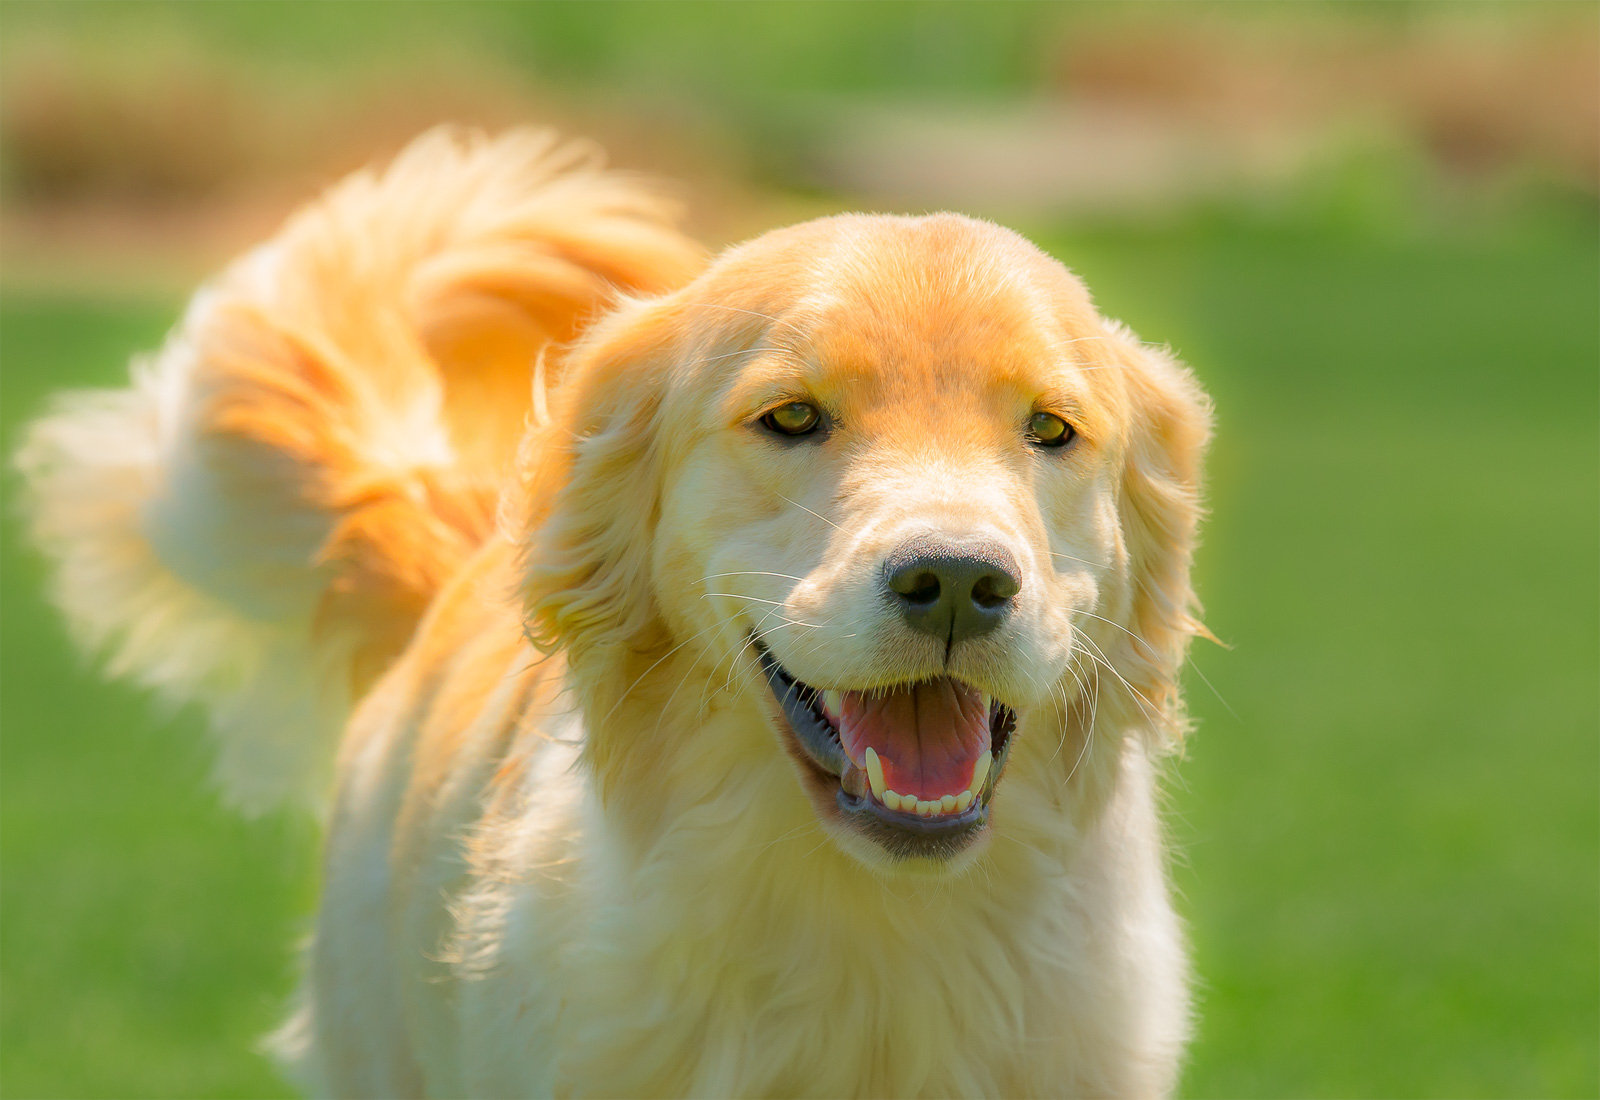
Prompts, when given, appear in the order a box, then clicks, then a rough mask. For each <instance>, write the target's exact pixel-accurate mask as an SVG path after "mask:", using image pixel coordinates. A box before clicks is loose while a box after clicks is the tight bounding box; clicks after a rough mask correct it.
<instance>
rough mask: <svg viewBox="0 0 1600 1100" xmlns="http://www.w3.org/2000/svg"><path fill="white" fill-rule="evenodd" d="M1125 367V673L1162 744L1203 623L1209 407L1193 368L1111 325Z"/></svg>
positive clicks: (1173, 724) (1174, 721)
mask: <svg viewBox="0 0 1600 1100" xmlns="http://www.w3.org/2000/svg"><path fill="white" fill-rule="evenodd" d="M1112 345H1113V347H1114V348H1115V349H1116V352H1115V354H1116V355H1117V356H1118V357H1119V358H1120V359H1121V360H1122V365H1123V366H1124V367H1125V370H1124V372H1123V377H1124V378H1125V380H1126V392H1127V395H1128V413H1129V417H1130V426H1129V433H1128V444H1127V450H1126V453H1125V457H1124V466H1123V472H1122V484H1121V502H1120V509H1119V510H1120V512H1121V515H1122V524H1123V535H1124V538H1125V540H1126V544H1127V553H1128V563H1129V570H1130V573H1131V581H1132V591H1131V594H1130V595H1131V607H1132V611H1131V615H1130V619H1131V621H1130V622H1129V623H1128V628H1129V629H1130V630H1131V631H1132V632H1133V634H1134V635H1135V636H1136V637H1134V638H1131V639H1125V641H1127V643H1128V644H1127V645H1126V647H1125V648H1124V659H1123V661H1121V662H1119V666H1120V671H1121V672H1122V674H1123V675H1124V676H1125V677H1126V678H1127V680H1128V681H1129V683H1130V684H1131V685H1132V687H1133V689H1134V690H1135V691H1136V692H1138V694H1139V695H1140V696H1142V699H1141V700H1139V701H1138V706H1139V709H1141V710H1145V711H1147V712H1148V713H1147V715H1146V716H1147V718H1149V719H1152V720H1153V721H1152V722H1151V725H1152V726H1153V727H1155V728H1154V729H1153V733H1154V735H1155V737H1156V738H1157V741H1158V743H1159V744H1161V745H1163V746H1165V747H1172V746H1175V745H1176V744H1177V743H1179V741H1180V740H1181V738H1182V735H1183V732H1184V729H1185V716H1184V712H1183V703H1182V697H1181V695H1180V693H1179V689H1178V672H1179V669H1180V668H1181V667H1182V665H1183V661H1184V657H1185V655H1186V653H1187V652H1188V647H1189V640H1190V639H1191V638H1192V637H1193V636H1194V635H1196V634H1199V635H1202V636H1209V635H1208V632H1207V631H1206V628H1205V627H1204V626H1203V625H1202V624H1201V622H1200V619H1199V617H1198V616H1199V603H1198V600H1197V599H1196V596H1195V592H1194V588H1193V586H1192V585H1191V583H1190V579H1189V571H1190V565H1191V563H1192V561H1193V557H1194V549H1195V540H1196V534H1197V529H1198V527H1199V523H1200V519H1201V516H1202V508H1201V503H1200V483H1201V462H1202V459H1203V458H1204V456H1205V449H1206V443H1207V441H1208V440H1209V439H1210V435H1211V403H1210V400H1209V399H1208V398H1207V397H1206V395H1205V392H1204V391H1203V390H1201V388H1200V385H1199V383H1197V382H1196V381H1195V379H1194V376H1193V375H1191V374H1190V373H1189V371H1188V369H1187V368H1185V367H1184V366H1183V365H1182V364H1180V363H1179V362H1178V361H1177V360H1175V359H1174V358H1173V357H1172V356H1171V355H1169V354H1168V353H1167V352H1166V351H1164V350H1161V349H1156V348H1150V347H1146V346H1144V345H1143V344H1141V343H1140V342H1139V341H1138V340H1137V338H1136V337H1134V336H1133V334H1132V333H1130V332H1128V331H1127V330H1126V329H1123V328H1122V327H1120V326H1112Z"/></svg>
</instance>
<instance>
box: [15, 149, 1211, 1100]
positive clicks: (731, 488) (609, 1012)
mask: <svg viewBox="0 0 1600 1100" xmlns="http://www.w3.org/2000/svg"><path fill="white" fill-rule="evenodd" d="M536 364H537V366H536ZM790 399H806V400H810V401H814V402H815V403H817V404H818V405H819V407H822V408H824V409H825V411H826V412H827V413H828V416H829V425H830V430H831V433H832V434H828V435H823V436H818V437H815V438H807V439H800V440H787V441H780V440H775V439H774V438H773V437H771V436H770V435H764V434H763V432H762V430H761V429H760V427H759V424H758V420H759V416H760V414H761V413H763V412H765V411H767V410H768V409H770V408H772V407H774V406H775V405H777V404H779V403H781V402H782V401H783V400H790ZM1036 407H1048V411H1052V412H1056V413H1058V414H1059V415H1062V416H1063V417H1064V418H1065V419H1067V420H1068V421H1069V422H1071V423H1072V424H1073V426H1074V427H1075V428H1076V429H1077V431H1078V438H1077V440H1075V441H1074V442H1073V443H1072V444H1071V445H1070V446H1069V447H1067V448H1062V449H1061V450H1060V451H1055V452H1046V451H1043V450H1041V449H1039V448H1037V447H1035V446H1033V445H1032V444H1030V442H1029V440H1028V439H1027V437H1026V424H1027V422H1028V417H1029V415H1030V412H1031V411H1032V410H1033V409H1034V408H1036ZM1208 420H1209V414H1208V411H1207V407H1206V403H1205V401H1204V398H1203V396H1202V395H1201V393H1200V391H1199V389H1198V388H1197V387H1196V385H1195V383H1194V382H1193V380H1192V379H1191V378H1190V376H1189V375H1188V373H1187V372H1186V371H1184V370H1183V369H1182V368H1181V367H1180V366H1178V365H1177V364H1176V363H1174V362H1173V361H1172V360H1171V359H1170V358H1168V357H1167V356H1165V355H1164V354H1162V353H1160V352H1158V351H1153V350H1151V349H1149V348H1147V347H1145V346H1144V345H1142V344H1140V343H1139V342H1138V341H1137V340H1136V339H1135V338H1134V337H1133V336H1132V335H1131V334H1129V333H1128V332H1127V331H1126V330H1124V329H1122V328H1121V327H1120V326H1117V325H1116V324H1114V323H1112V322H1109V321H1106V320H1105V319H1103V318H1101V317H1100V316H1099V315H1098V313H1097V312H1096V311H1095V310H1094V308H1093V307H1092V305H1091V303H1090V300H1089V298H1088V295H1087V294H1086V292H1085V291H1084V290H1083V288H1082V286H1081V284H1079V283H1078V281H1077V280H1076V279H1075V278H1073V277H1072V276H1071V275H1070V274H1069V273H1068V272H1067V271H1066V270H1065V269H1064V268H1062V267H1061V266H1060V265H1059V264H1057V263H1056V262H1055V261H1054V260H1051V259H1049V258H1048V257H1046V256H1045V255H1043V254H1042V253H1040V252H1039V251H1038V250H1036V249H1035V248H1033V247H1032V246H1031V245H1029V244H1028V243H1027V242H1026V241H1024V240H1022V239H1021V238H1020V237H1017V236H1016V235H1015V234H1013V233H1011V232H1009V231H1007V230H1004V229H1000V228H998V227H996V226H994V225H991V224H989V223H986V222H980V221H975V220H972V219H967V218H961V217H957V216H954V215H935V216H931V217H926V218H891V217H877V216H862V215H851V216H843V217H839V218H831V219H823V220H820V221H816V222H810V223H806V224H804V225H800V226H796V227H793V228H790V229H785V230H780V231H777V232H774V233H771V234H768V235H766V236H764V237H761V238H758V239H757V240H755V241H753V242H750V243H748V244H745V245H742V246H739V247H737V248H734V249H730V250H729V251H727V252H725V253H724V254H722V255H721V256H720V257H718V258H717V259H715V260H714V261H712V262H711V263H710V264H709V265H707V264H705V262H704V260H703V258H702V255H701V253H700V251H699V249H698V248H697V247H696V246H694V245H693V244H692V243H691V242H689V241H688V240H686V239H685V238H683V237H681V236H680V235H679V234H678V233H677V231H676V230H675V229H673V228H672V214H671V209H670V207H669V206H668V205H666V204H664V203H663V202H662V201H661V200H659V199H658V198H655V197H654V196H653V195H651V194H650V193H649V192H647V191H645V190H643V189H641V187H640V186H639V185H638V184H636V183H633V182H630V181H627V180H624V179H621V178H618V177H614V176H608V175H604V174H601V173H598V172H597V171H596V170H595V169H594V168H593V167H592V165H591V164H590V163H589V162H588V161H587V160H585V159H584V154H582V153H580V152H574V151H572V150H571V149H570V147H558V146H556V145H554V144H552V143H551V142H550V140H549V139H548V138H546V137H543V136H541V135H529V134H513V135H510V136H508V137H505V138H502V139H498V140H495V141H486V140H483V139H479V138H471V137H464V136H461V135H455V134H450V133H435V134H432V135H428V136H425V137H424V138H422V139H420V140H419V141H418V142H417V143H415V144H414V145H413V146H412V147H411V148H410V149H409V150H408V151H407V152H406V153H405V154H403V155H402V157H401V158H400V160H399V161H398V162H397V163H396V164H395V165H394V166H393V167H392V168H390V169H389V170H388V171H387V172H386V173H385V174H383V175H381V176H372V175H366V176H361V177H357V178H356V179H353V180H351V181H349V182H347V183H345V184H343V185H341V186H340V187H339V188H338V189H336V190H335V191H334V192H332V193H331V194H330V195H329V196H327V197H326V198H324V199H323V200H321V202H319V203H318V204H316V205H314V206H312V207H310V208H308V209H307V211H305V212H304V213H302V214H301V215H299V216H298V217H297V218H296V219H295V220H293V221H292V222H291V223H290V224H289V225H288V226H287V227H286V228H285V229H284V231H283V232H282V233H281V234H280V235H279V237H278V238H276V239H275V240H274V241H272V242H270V243H269V244H267V245H265V246H263V248H261V249H259V250H258V251H257V252H255V253H252V254H251V255H250V256H247V257H246V258H245V259H244V260H242V261H240V263H239V264H238V265H236V266H235V267H234V268H232V269H230V271H229V272H228V273H227V274H225V275H224V276H223V277H222V278H221V279H220V280H219V281H218V282H217V283H216V284H215V285H214V286H212V287H211V288H209V289H207V290H205V291H202V292H201V294H200V295H199V296H198V297H197V298H196V300H195V302H194V304H193V305H192V306H191V308H190V310H189V312H188V314H187V316H186V318H185V320H184V322H183V324H182V325H181V326H180V328H179V330H178V331H177V332H176V333H175V334H174V336H173V337H172V339H171V340H170V341H169V343H168V345H167V347H166V349H165V350H164V351H163V352H161V353H160V355H159V356H157V357H156V358H155V359H154V360H152V361H150V362H149V363H147V364H145V365H143V366H142V367H140V368H139V369H138V371H137V372H136V378H135V384H134V387H133V388H132V389H131V390H126V391H119V392H117V393H115V394H96V395H80V396H76V397H72V398H69V399H68V400H67V401H66V402H64V403H63V405H62V407H61V409H60V411H59V412H57V413H56V414H54V415H53V416H51V417H49V418H47V419H45V420H43V421H41V422H40V423H39V424H37V425H35V426H34V428H33V430H32V433H31V434H30V436H29V437H28V440H27V442H26V443H25V445H24V448H23V451H22V453H21V457H20V460H21V463H22V465H23V468H24V471H25V473H26V474H27V477H28V484H29V494H30V501H31V505H32V512H31V516H32V522H33V528H34V532H35V534H36V536H37V538H38V540H39V542H40V543H41V545H42V546H43V547H44V548H45V549H46V551H47V552H48V553H49V554H50V556H51V557H52V558H53V559H54V560H55V562H56V563H57V569H56V572H55V590H56V592H57V595H58V598H59V601H60V603H61V605H62V606H63V608H64V610H65V611H66V613H67V615H68V617H69V618H70V619H71V620H72V621H73V623H74V624H75V625H76V626H77V627H78V628H79V629H80V630H81V631H82V633H83V635H84V637H85V638H86V640H87V641H89V642H90V643H95V644H108V645H111V646H113V647H114V648H113V653H114V657H113V661H114V668H115V669H116V670H117V671H118V672H122V673H127V674H131V675H134V676H137V677H139V678H140V679H142V680H144V681H145V682H147V683H151V684H154V685H156V686H158V687H161V688H163V689H165V690H167V691H169V692H171V693H173V694H174V695H177V696H179V697H191V696H193V697H198V698H200V699H202V700H203V701H205V702H207V703H208V705H210V706H211V707H212V709H213V710H214V712H215V713H216V717H217V725H218V727H219V729H220V730H221V733H222V736H223V745H222V748H221V750H220V754H219V759H220V762H221V763H220V771H221V774H222V779H223V782H224V784H225V786H226V787H227V789H229V790H230V791H231V792H233V794H234V795H235V797H237V798H239V799H240V800H241V801H242V802H244V803H246V804H248V805H261V804H265V803H267V802H270V801H271V800H273V799H275V798H281V797H286V796H288V795H291V794H302V795H304V796H306V797H308V798H310V799H311V800H312V801H316V800H318V798H319V797H323V796H325V794H326V790H327V787H326V786H325V784H324V780H323V778H322V777H323V775H324V774H325V772H326V763H325V760H326V758H327V757H329V756H331V755H333V745H334V744H335V743H337V745H338V749H337V756H336V759H335V760H334V761H333V769H332V776H333V779H332V790H333V794H332V802H331V806H330V807H329V808H328V810H327V815H328V826H327V834H326V835H327V852H326V862H325V883H324V894H323V901H322V906H321V910H320V913H319V916H318V921H317V928H316V935H315V939H314V942H313V945H312V947H311V949H310V953H309V958H308V965H307V976H306V981H305V985H304V990H303V995H302V1003H301V1005H300V1007H299V1009H298V1011H297V1012H296V1013H295V1015H294V1017H293V1018H292V1019H291V1021H290V1022H289V1023H288V1024H287V1025H285V1027H284V1029H283V1030H282V1031H281V1032H280V1033H279V1035H278V1036H277V1038H276V1044H275V1045H276V1048H277V1050H278V1052H279V1053H280V1055H281V1056H282V1057H283V1059H284V1060H285V1063H286V1065H287V1066H288V1068H289V1071H290V1072H291V1073H292V1074H293V1075H295V1076H296V1077H297V1078H298V1079H299V1080H301V1081H302V1082H304V1083H305V1085H306V1087H307V1088H308V1089H309V1090H311V1091H312V1092H315V1093H319V1094H323V1093H325V1094H337V1095H358V1094H359V1095H388V1096H405V1095H423V1094H426V1095H435V1096H464V1095H502V1094H504V1095H549V1094H562V1095H589V1094H598V1095H614V1096H650V1095H694V1096H720V1095H788V1094H797V1095H816V1096H896V1095H1003V1096H1023V1095H1071V1096H1079V1095H1132V1096H1153V1095H1159V1094H1162V1093H1165V1092H1167V1091H1169V1090H1170V1088H1171V1086H1172V1084H1173V1081H1174V1078H1175V1074H1176V1071H1177V1066H1178V1061H1179V1057H1180V1054H1181V1050H1182V1045H1183V1042H1184V1039H1185V1037H1186V1035H1187V1031H1188V1001H1187V994H1186V974H1185V962H1184V953H1183V949H1182V943H1181V937H1180V933H1179V929H1178V926H1177V922H1176V920H1175V918H1174V916H1173V914H1172V911H1171V909H1170V906H1169V903H1168V900H1167V887H1166V884H1165V877H1164V857H1163V851H1162V845H1161V839H1160V831H1159V828H1158V823H1157V817H1156V812H1155V800H1156V778H1157V771H1158V769H1159V767H1160V763H1159V761H1160V758H1161V757H1162V756H1163V755H1164V754H1166V753H1167V752H1169V751H1170V750H1171V749H1172V748H1173V747H1174V746H1175V745H1177V744H1178V743H1179V742H1180V740H1181V737H1182V734H1183V730H1184V725H1185V719H1184V715H1183V709H1182V703H1181V699H1180V697H1179V693H1178V684H1177V671H1178V668H1179V666H1180V664H1181V663H1182V660H1183V656H1184V653H1185V650H1186V646H1187V644H1188V641H1189V638H1190V636H1191V635H1192V634H1194V633H1197V632H1199V631H1200V630H1201V629H1202V628H1200V627H1199V625H1198V622H1197V621H1196V620H1195V619H1194V617H1193V612H1194V596H1193V593H1192V591H1191V589H1190V585H1189V566H1190V556H1191V552H1192V548H1193V544H1194V538H1195V528H1196V524H1197V521H1198V517H1199V505H1198V481H1199V462H1200V457H1201V452H1202V450H1203V447H1204V443H1205V439H1206V436H1207V431H1208ZM524 428H525V430H524ZM496 516H498V523H496V522H495V517H496ZM922 530H934V531H939V532H946V533H951V534H954V535H962V536H964V535H974V534H976V535H983V536H984V537H992V538H995V539H998V540H1001V541H1003V542H1004V543H1005V544H1006V545H1007V546H1008V547H1009V548H1010V550H1011V551H1012V552H1013V554H1014V555H1015V556H1016V558H1017V561H1018V563H1019V568H1020V569H1021V572H1022V576H1023V583H1022V590H1021V593H1020V594H1019V596H1018V597H1017V601H1016V609H1015V611H1014V613H1013V614H1012V615H1011V617H1010V618H1009V619H1008V620H1007V623H1006V625H1005V627H1004V628H1003V629H1001V630H999V631H996V632H995V633H994V634H992V635H990V636H988V637H987V638H985V639H981V640H979V641H975V642H964V643H961V644H960V645H958V646H956V647H954V648H953V649H952V650H951V651H950V652H949V654H948V655H946V654H945V653H944V652H943V649H942V647H939V646H936V645H933V644H931V643H929V642H928V640H926V639H922V640H918V639H917V638H916V637H914V636H912V635H909V634H907V633H906V632H905V630H904V628H903V627H902V626H901V625H899V624H898V623H897V621H896V620H895V619H894V617H893V616H892V614H889V612H888V611H887V610H886V608H887V606H888V605H887V604H886V603H885V602H884V601H883V600H882V599H880V598H878V597H877V596H876V595H875V590H874V587H873V586H874V584H875V578H876V577H877V576H878V575H879V571H880V569H881V561H882V557H883V555H884V553H886V552H887V550H888V549H889V548H890V547H892V546H893V545H894V544H895V543H896V541H897V540H899V539H901V538H903V537H905V536H906V535H907V534H908V533H914V532H917V531H922ZM752 632H755V633H757V634H758V635H759V636H760V637H761V638H762V640H763V641H764V643H765V644H766V645H767V646H769V647H770V649H771V651H772V652H773V653H774V654H775V655H776V656H777V657H778V659H779V660H781V661H782V662H783V664H784V665H785V666H786V667H787V668H789V669H790V670H791V671H792V672H794V673H795V674H796V675H798V676H800V677H801V678H802V679H804V680H806V681H807V682H809V683H814V684H819V685H823V686H838V687H848V688H869V687H885V686H889V685H892V684H896V683H904V682H906V681H909V680H913V679H917V678H922V677H927V676H932V675H940V674H950V675H955V676H958V677H959V678H961V679H963V680H966V681H968V682H969V683H972V684H973V685H975V686H978V687H980V688H981V689H983V690H986V691H990V692H992V693H993V694H994V695H995V696H996V697H997V698H1000V699H1002V700H1004V701H1005V702H1007V703H1008V704H1010V705H1012V706H1014V707H1015V708H1016V710H1017V711H1018V715H1019V726H1018V730H1017V733H1016V735H1015V738H1014V741H1013V745H1014V748H1013V750H1012V753H1011V757H1010V760H1009V764H1008V766H1007V767H1006V770H1005V773H1004V775H1003V776H1002V779H1001V781H1000V783H999V785H998V787H997V789H996V791H995V795H994V800H993V803H992V806H991V824H990V826H989V828H988V829H987V830H986V831H985V833H984V835H983V837H982V838H981V842H980V843H978V844H976V845H974V846H973V847H972V848H971V849H970V850H969V851H968V852H966V853H964V855H963V857H962V858H959V859H956V860H953V861H950V862H948V863H937V862H933V861H928V860H916V859H913V860H909V861H895V860H892V859H891V858H889V857H888V856H887V855H886V854H885V853H884V852H883V851H882V850H881V849H878V848H877V847H876V846H875V845H873V844H872V843H870V842H869V841H866V840H864V839H863V838H862V837H860V836H858V835H856V834H854V833H852V832H851V831H850V829H849V828H848V826H847V825H846V824H845V823H843V822H841V821H840V820H839V819H838V815H837V813H835V812H833V811H832V809H831V802H830V800H829V798H828V797H826V796H827V792H826V791H825V790H821V789H820V788H819V785H818V783H817V782H816V777H815V775H809V776H808V774H807V773H806V772H805V770H804V769H803V768H801V767H799V766H797V764H796V762H795V760H794V759H793V758H792V757H791V755H790V751H789V750H788V749H787V748H786V742H785V739H784V737H783V736H782V732H781V726H780V725H779V723H780V721H781V719H780V718H779V717H778V712H777V711H776V710H775V708H774V707H773V705H772V702H771V699H770V695H769V693H768V690H767V688H766V686H765V684H764V682H763V680H762V678H761V677H760V675H759V674H758V673H757V671H756V669H755V664H754V655H753V650H752V647H751V646H750V645H749V637H750V634H751V633H752ZM347 711H348V719H347V720H346V712H347ZM333 723H343V724H344V732H343V734H342V738H341V737H339V736H338V735H336V734H335V733H333V732H332V730H331V729H330V728H329V727H330V724H333Z"/></svg>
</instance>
